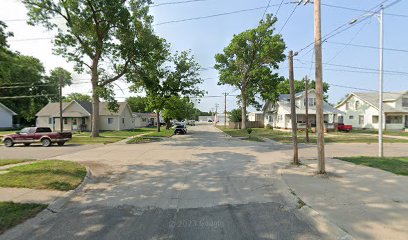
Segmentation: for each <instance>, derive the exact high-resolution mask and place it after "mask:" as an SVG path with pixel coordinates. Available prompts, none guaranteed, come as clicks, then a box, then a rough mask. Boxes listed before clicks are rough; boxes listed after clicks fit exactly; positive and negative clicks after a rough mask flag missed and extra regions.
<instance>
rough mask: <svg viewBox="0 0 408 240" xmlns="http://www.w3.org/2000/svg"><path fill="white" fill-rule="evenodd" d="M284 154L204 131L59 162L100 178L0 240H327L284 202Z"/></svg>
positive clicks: (113, 147) (80, 153) (98, 150)
mask: <svg viewBox="0 0 408 240" xmlns="http://www.w3.org/2000/svg"><path fill="white" fill-rule="evenodd" d="M16 149H17V148H16ZM33 149H34V148H33ZM287 150H288V146H281V145H278V144H277V145H276V146H275V145H274V146H272V145H270V143H261V144H259V143H251V142H244V141H240V140H233V139H230V138H228V137H225V136H224V134H223V133H220V132H219V131H218V130H216V129H215V128H213V127H212V126H208V125H202V126H196V127H192V128H190V129H189V134H188V135H185V136H175V137H173V138H171V139H169V140H166V141H163V142H159V143H149V144H137V145H126V144H113V145H106V146H102V147H97V148H91V149H81V151H79V150H76V151H74V152H71V153H67V152H64V153H62V154H60V155H59V156H55V155H54V156H52V157H53V158H57V159H65V160H72V161H79V162H82V163H84V164H86V165H88V166H89V167H90V168H91V169H92V173H93V175H94V177H93V179H92V180H91V182H89V183H88V184H87V185H86V187H85V188H84V189H83V191H82V192H81V193H80V194H78V195H77V196H76V197H74V198H73V199H71V200H70V201H69V202H68V203H67V204H66V205H65V206H63V207H62V208H60V209H54V210H56V211H55V212H46V213H43V214H41V216H39V217H37V218H34V219H32V220H29V221H27V222H26V223H25V224H22V225H20V226H18V227H17V228H14V229H13V230H12V231H9V232H7V233H6V234H4V235H2V236H0V239H24V240H25V239H64V240H65V239H95V240H96V239H98V240H100V239H188V240H191V239H328V238H330V237H329V236H326V235H322V233H319V232H318V231H317V230H316V229H317V228H316V226H314V225H313V224H312V223H311V222H308V221H307V220H306V219H305V218H304V217H303V215H302V214H301V213H300V212H299V210H298V208H297V205H296V203H293V202H289V201H288V200H287V198H286V197H284V196H286V195H285V194H286V193H285V189H284V188H283V187H282V185H281V184H282V183H281V180H280V177H279V175H278V173H277V169H278V168H279V167H282V166H283V164H286V163H287V162H288V160H289V159H290V155H288V154H287ZM0 151H1V152H0V154H1V153H2V152H3V151H4V149H0ZM286 190H287V189H286Z"/></svg>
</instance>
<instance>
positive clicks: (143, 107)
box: [126, 96, 148, 113]
mask: <svg viewBox="0 0 408 240" xmlns="http://www.w3.org/2000/svg"><path fill="white" fill-rule="evenodd" d="M126 102H127V103H128V104H129V107H130V109H132V112H140V113H146V112H148V111H147V109H148V99H147V98H146V97H140V96H138V97H129V98H127V99H126Z"/></svg>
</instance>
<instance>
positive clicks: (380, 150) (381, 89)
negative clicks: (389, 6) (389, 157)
mask: <svg viewBox="0 0 408 240" xmlns="http://www.w3.org/2000/svg"><path fill="white" fill-rule="evenodd" d="M373 15H374V14H370V16H373ZM377 16H378V20H379V21H380V69H379V70H380V82H379V88H378V91H379V99H378V145H379V146H378V156H379V157H381V158H382V157H384V144H383V122H384V118H383V112H384V111H383V105H384V103H383V92H384V71H383V69H384V25H383V23H384V7H383V6H382V5H381V7H380V14H379V15H377ZM362 17H366V16H362ZM359 20H360V18H357V19H354V20H352V21H351V22H350V23H349V24H355V23H356V22H358V21H359Z"/></svg>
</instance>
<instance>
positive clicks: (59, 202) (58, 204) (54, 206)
mask: <svg viewBox="0 0 408 240" xmlns="http://www.w3.org/2000/svg"><path fill="white" fill-rule="evenodd" d="M85 168H86V175H85V177H84V180H83V181H82V183H81V184H79V186H78V187H77V188H75V189H74V190H70V191H68V192H66V193H65V194H64V196H62V197H59V198H57V199H56V200H55V201H54V202H52V203H50V204H49V205H48V207H47V208H46V210H49V211H51V212H53V213H55V212H58V211H59V210H61V208H62V207H63V206H64V205H65V204H66V203H67V202H68V201H69V200H70V199H71V198H72V197H73V196H74V195H76V194H78V193H79V192H81V191H82V189H84V187H85V185H86V184H88V183H89V181H90V180H91V179H92V172H91V169H90V168H89V167H87V166H85Z"/></svg>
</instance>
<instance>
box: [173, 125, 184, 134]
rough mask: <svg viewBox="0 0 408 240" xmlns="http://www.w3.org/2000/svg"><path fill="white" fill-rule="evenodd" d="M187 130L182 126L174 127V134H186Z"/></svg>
mask: <svg viewBox="0 0 408 240" xmlns="http://www.w3.org/2000/svg"><path fill="white" fill-rule="evenodd" d="M186 133H187V128H186V126H184V125H176V127H175V129H174V134H186Z"/></svg>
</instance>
